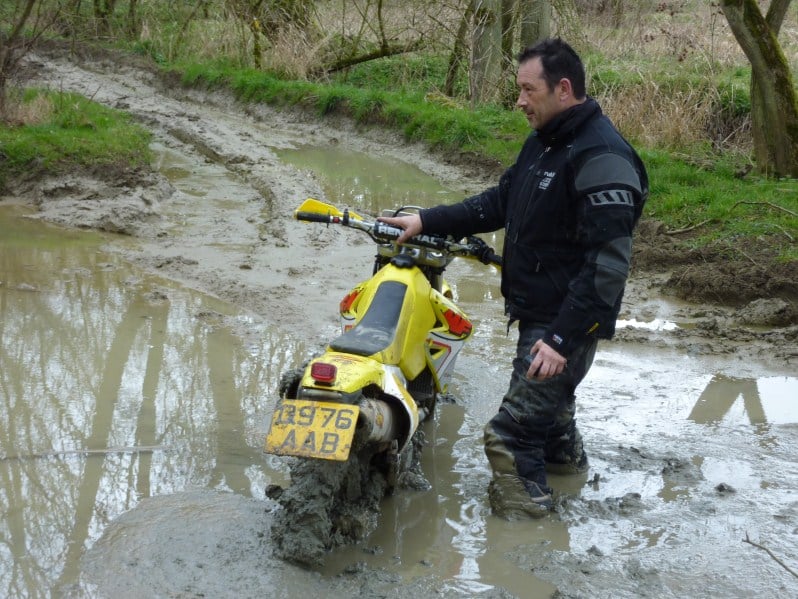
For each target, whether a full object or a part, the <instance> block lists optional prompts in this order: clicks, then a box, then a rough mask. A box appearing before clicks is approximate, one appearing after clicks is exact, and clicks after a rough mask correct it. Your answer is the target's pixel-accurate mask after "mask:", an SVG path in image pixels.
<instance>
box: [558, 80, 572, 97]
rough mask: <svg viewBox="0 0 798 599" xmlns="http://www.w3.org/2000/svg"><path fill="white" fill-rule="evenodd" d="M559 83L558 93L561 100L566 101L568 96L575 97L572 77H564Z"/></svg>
mask: <svg viewBox="0 0 798 599" xmlns="http://www.w3.org/2000/svg"><path fill="white" fill-rule="evenodd" d="M557 85H558V87H559V88H560V89H559V90H558V93H557V97H558V98H559V99H560V101H565V100H567V99H568V98H573V97H574V86H573V85H571V80H570V79H568V78H567V77H563V78H562V79H560V82H559V83H558V84H557Z"/></svg>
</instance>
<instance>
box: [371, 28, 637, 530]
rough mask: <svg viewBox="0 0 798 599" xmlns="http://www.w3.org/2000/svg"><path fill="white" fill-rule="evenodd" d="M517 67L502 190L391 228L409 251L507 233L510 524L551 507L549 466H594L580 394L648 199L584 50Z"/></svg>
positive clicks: (539, 49)
mask: <svg viewBox="0 0 798 599" xmlns="http://www.w3.org/2000/svg"><path fill="white" fill-rule="evenodd" d="M518 63H519V66H518V74H517V83H518V87H519V88H520V93H519V96H518V101H517V106H518V107H519V108H520V109H521V110H523V111H524V113H525V114H526V117H527V120H528V121H529V124H530V126H531V127H532V128H533V131H532V133H531V134H530V136H529V137H528V138H527V140H526V142H525V144H524V146H523V148H522V149H521V152H520V154H519V155H518V158H517V160H516V162H515V164H514V165H513V166H511V167H510V168H509V169H507V171H505V173H504V174H503V175H502V176H501V178H500V180H499V184H498V185H497V186H496V187H493V188H491V189H488V190H486V191H484V192H483V193H481V194H479V195H477V196H473V197H470V198H467V199H466V200H464V201H463V202H461V203H459V204H455V205H450V206H437V207H435V208H430V209H427V210H422V211H421V212H420V213H419V214H413V215H409V216H401V217H396V218H383V219H381V220H383V221H384V222H386V223H388V224H391V225H394V226H397V227H400V228H402V229H404V231H403V233H402V235H401V237H400V238H399V240H398V241H399V243H403V242H405V241H407V240H409V239H410V238H411V237H412V236H414V235H417V234H419V233H421V232H422V231H424V232H429V233H441V234H451V235H453V236H454V237H456V238H460V237H463V236H466V235H470V234H473V233H484V232H489V231H495V230H497V229H500V228H504V231H505V241H504V250H503V267H502V283H501V288H502V294H503V295H504V298H505V307H506V312H507V314H508V316H509V318H510V324H512V323H513V322H515V321H517V322H518V323H519V337H518V345H517V353H516V358H515V360H513V373H512V376H511V378H510V385H509V389H508V390H507V393H506V395H505V396H504V399H503V401H502V404H501V406H500V408H499V411H498V413H497V414H496V415H495V416H494V417H493V418H492V419H491V420H490V422H488V424H487V425H486V426H485V453H486V455H487V457H488V460H489V461H490V464H491V467H492V469H493V480H492V481H491V483H490V487H489V496H490V500H491V505H492V507H493V510H494V511H495V512H496V513H497V514H498V515H500V516H504V517H508V518H511V517H517V516H519V515H528V516H533V517H540V516H543V515H545V514H546V513H547V512H548V511H549V510H550V509H552V491H551V489H550V488H549V487H548V485H547V481H546V470H547V469H548V470H549V471H557V472H560V473H580V472H586V471H587V468H588V462H587V455H586V454H585V451H584V448H583V446H582V437H581V435H580V434H579V431H578V430H577V428H576V422H575V420H574V413H575V405H574V399H575V397H574V391H575V389H576V387H577V385H578V384H579V383H580V382H581V380H582V379H583V378H584V376H585V375H586V374H587V371H588V369H589V368H590V366H591V364H592V362H593V356H594V354H595V351H596V343H597V339H599V338H602V339H609V338H610V337H612V335H613V334H614V332H615V320H616V318H617V316H618V311H619V310H620V304H621V298H622V296H623V291H624V287H625V284H626V278H627V274H628V271H629V262H630V258H631V248H632V230H633V228H634V226H635V224H636V222H637V220H638V218H639V217H640V213H641V211H642V208H643V204H644V202H645V200H646V198H647V196H648V176H647V174H646V170H645V167H644V166H643V163H642V162H641V161H640V158H639V157H638V156H637V154H636V153H635V151H634V149H633V148H632V147H631V146H630V145H629V144H628V143H627V142H626V141H625V140H624V139H623V137H622V136H621V135H620V133H618V131H617V130H616V129H615V127H614V126H613V125H612V123H611V122H610V120H609V119H608V118H607V117H606V116H604V114H603V113H602V111H601V108H600V106H599V105H598V103H597V102H596V101H595V100H594V99H592V98H590V97H588V96H587V95H586V92H585V72H584V67H583V65H582V61H581V59H580V58H579V56H578V55H577V54H576V52H574V50H573V49H572V48H571V47H570V46H569V45H568V44H567V43H565V42H564V41H562V40H561V39H559V38H557V39H548V40H544V41H542V42H540V43H538V44H536V45H535V46H531V47H529V48H527V49H525V50H524V51H522V52H521V54H520V55H519V57H518ZM508 328H509V327H508Z"/></svg>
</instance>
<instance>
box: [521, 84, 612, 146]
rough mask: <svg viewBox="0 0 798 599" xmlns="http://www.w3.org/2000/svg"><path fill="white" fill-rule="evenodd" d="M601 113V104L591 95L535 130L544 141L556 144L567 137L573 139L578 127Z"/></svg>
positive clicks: (536, 134) (550, 144)
mask: <svg viewBox="0 0 798 599" xmlns="http://www.w3.org/2000/svg"><path fill="white" fill-rule="evenodd" d="M599 114H601V106H599V104H598V102H596V101H595V100H594V99H593V98H591V97H589V96H588V98H587V99H586V100H585V101H584V102H582V103H581V104H577V105H576V106H572V107H571V108H569V109H568V110H565V111H563V112H561V113H560V114H558V115H557V116H555V117H554V118H553V119H551V120H550V121H549V122H548V123H546V124H545V125H544V126H543V127H542V128H540V129H537V130H535V131H534V132H533V135H535V136H537V137H538V138H539V139H540V141H541V142H542V143H544V144H545V145H547V146H552V145H556V144H558V143H560V142H563V141H564V140H567V139H572V138H573V136H574V135H575V133H576V131H577V129H579V128H580V127H581V126H582V124H583V123H584V122H585V121H587V120H589V119H591V118H593V117H594V116H597V115H599Z"/></svg>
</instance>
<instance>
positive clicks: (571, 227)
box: [421, 98, 648, 356]
mask: <svg viewBox="0 0 798 599" xmlns="http://www.w3.org/2000/svg"><path fill="white" fill-rule="evenodd" d="M647 197H648V175H647V174H646V169H645V167H644V166H643V163H642V161H641V160H640V158H639V157H638V155H637V153H636V152H635V151H634V150H633V149H632V147H631V146H630V145H629V144H628V143H627V142H626V140H624V139H623V137H622V136H621V135H620V133H618V131H617V130H616V129H615V127H614V126H613V125H612V123H611V122H610V120H609V119H608V118H607V117H606V116H604V114H603V113H602V111H601V108H600V106H599V105H598V103H597V102H595V100H593V99H591V98H588V99H587V100H586V101H585V102H583V103H582V104H578V105H576V106H574V107H572V108H570V109H569V110H567V111H565V112H564V113H562V114H560V115H558V116H557V117H555V118H554V119H553V120H552V121H550V122H549V123H547V124H546V126H544V127H543V128H542V129H540V130H538V131H534V132H532V134H531V135H530V136H529V137H528V138H527V140H526V142H525V143H524V146H523V148H522V149H521V153H520V154H519V155H518V158H517V160H516V163H515V164H514V165H513V166H511V167H510V168H509V169H507V171H505V173H504V174H503V175H502V177H501V178H500V180H499V184H498V185H497V186H496V187H492V188H491V189H488V190H486V191H484V192H483V193H481V194H479V195H476V196H473V197H470V198H467V199H466V200H464V201H463V202H461V203H459V204H454V205H451V206H437V207H435V208H429V209H427V210H423V211H422V212H421V220H422V223H423V227H424V231H425V232H430V233H445V234H452V235H454V236H455V237H457V238H460V237H463V236H466V235H470V234H473V233H485V232H489V231H495V230H497V229H500V228H504V230H505V241H504V252H503V260H504V262H503V266H502V294H503V295H504V297H505V304H506V311H507V314H508V315H509V316H510V318H513V319H517V320H520V321H522V322H535V323H544V324H546V325H547V333H546V335H545V336H544V338H543V340H544V341H545V342H546V343H548V344H549V345H551V346H552V347H553V348H554V349H556V350H557V351H559V352H560V353H561V354H563V355H566V356H567V355H568V354H569V353H570V351H571V350H572V349H573V348H574V347H575V346H576V345H578V344H580V343H581V342H583V341H585V340H586V338H587V337H588V336H589V335H596V336H598V337H600V338H607V339H608V338H610V337H612V335H613V334H614V332H615V320H616V318H617V317H618V312H619V310H620V305H621V299H622V296H623V290H624V287H625V285H626V278H627V275H628V272H629V262H630V259H631V252H632V230H633V229H634V226H635V224H636V222H637V220H638V218H639V217H640V213H641V212H642V209H643V204H644V203H645V200H646V198H647Z"/></svg>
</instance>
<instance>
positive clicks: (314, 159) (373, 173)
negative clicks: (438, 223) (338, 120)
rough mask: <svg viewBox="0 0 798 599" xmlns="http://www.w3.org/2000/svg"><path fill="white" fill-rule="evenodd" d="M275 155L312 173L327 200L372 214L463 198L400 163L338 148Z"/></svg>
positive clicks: (413, 168)
mask: <svg viewBox="0 0 798 599" xmlns="http://www.w3.org/2000/svg"><path fill="white" fill-rule="evenodd" d="M276 153H277V155H278V156H279V157H280V158H281V159H282V160H284V161H285V162H288V163H289V164H293V165H294V166H296V167H297V168H300V169H306V170H310V171H313V173H314V174H315V175H316V176H318V177H319V179H320V180H321V183H322V188H323V189H324V193H325V195H326V198H327V201H329V202H331V203H333V204H336V205H340V206H342V207H344V206H345V207H349V208H356V209H360V210H363V211H365V212H369V213H371V214H378V213H379V212H380V211H381V210H382V209H383V208H392V207H397V206H400V205H410V206H422V207H429V206H434V205H436V204H441V203H446V202H453V201H458V200H461V199H462V198H463V194H462V193H456V192H453V191H452V190H450V189H447V188H446V187H444V186H443V185H441V183H440V182H439V181H438V180H437V179H435V178H433V177H430V176H429V175H427V174H425V173H424V172H422V171H421V170H420V169H418V168H417V167H415V166H412V165H410V164H408V163H406V162H402V161H400V160H395V161H391V162H389V161H387V160H385V159H383V158H375V157H372V156H369V155H367V154H364V153H362V152H354V151H351V150H347V149H345V148H340V147H337V146H330V147H323V146H302V147H300V148H297V149H294V150H278V151H277V152H276Z"/></svg>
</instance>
